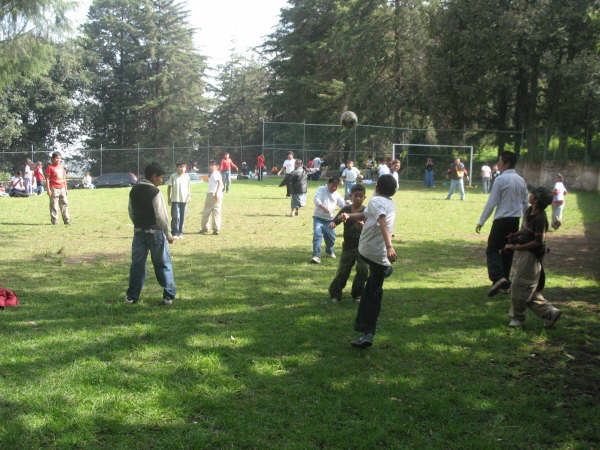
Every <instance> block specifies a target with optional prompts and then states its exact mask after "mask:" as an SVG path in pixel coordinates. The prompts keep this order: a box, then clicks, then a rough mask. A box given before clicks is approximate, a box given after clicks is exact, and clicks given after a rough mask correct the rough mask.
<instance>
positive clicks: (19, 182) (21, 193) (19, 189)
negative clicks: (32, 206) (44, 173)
mask: <svg viewBox="0 0 600 450" xmlns="http://www.w3.org/2000/svg"><path fill="white" fill-rule="evenodd" d="M9 195H10V196H11V197H29V196H28V195H27V192H26V191H25V184H24V181H23V177H22V176H21V171H20V170H18V171H17V172H16V173H15V175H14V176H13V177H11V178H10V191H9Z"/></svg>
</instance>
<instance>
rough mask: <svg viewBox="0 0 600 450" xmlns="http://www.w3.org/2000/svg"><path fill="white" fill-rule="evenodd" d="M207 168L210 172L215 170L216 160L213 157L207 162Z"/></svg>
mask: <svg viewBox="0 0 600 450" xmlns="http://www.w3.org/2000/svg"><path fill="white" fill-rule="evenodd" d="M208 170H210V171H211V172H214V171H215V170H217V162H216V161H215V160H214V159H213V160H211V161H210V162H209V163H208Z"/></svg>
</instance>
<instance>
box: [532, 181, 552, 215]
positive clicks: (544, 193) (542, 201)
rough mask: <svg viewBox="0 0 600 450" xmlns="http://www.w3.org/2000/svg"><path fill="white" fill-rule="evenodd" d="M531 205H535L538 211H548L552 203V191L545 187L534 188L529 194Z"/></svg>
mask: <svg viewBox="0 0 600 450" xmlns="http://www.w3.org/2000/svg"><path fill="white" fill-rule="evenodd" d="M529 203H531V204H532V205H535V206H536V207H537V209H538V210H544V209H546V207H547V206H548V205H550V204H551V203H552V191H551V190H550V189H548V188H547V187H545V186H540V187H533V186H532V187H531V188H530V192H529Z"/></svg>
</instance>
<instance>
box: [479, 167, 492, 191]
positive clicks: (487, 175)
mask: <svg viewBox="0 0 600 450" xmlns="http://www.w3.org/2000/svg"><path fill="white" fill-rule="evenodd" d="M491 180H492V169H491V168H490V166H489V164H488V163H483V166H481V188H482V189H483V193H484V194H489V192H490V185H491Z"/></svg>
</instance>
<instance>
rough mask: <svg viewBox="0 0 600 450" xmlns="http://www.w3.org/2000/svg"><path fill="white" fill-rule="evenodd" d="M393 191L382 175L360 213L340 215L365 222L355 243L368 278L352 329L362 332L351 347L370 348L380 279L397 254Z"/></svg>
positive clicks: (390, 181) (392, 184)
mask: <svg viewBox="0 0 600 450" xmlns="http://www.w3.org/2000/svg"><path fill="white" fill-rule="evenodd" d="M395 192H396V180H394V177H392V176H391V175H383V176H381V177H379V179H378V180H377V185H376V187H375V197H373V198H372V199H371V201H370V202H369V205H368V206H367V209H366V210H365V211H364V212H363V213H352V214H342V220H343V221H346V220H348V219H355V220H364V221H365V224H364V226H363V229H362V232H361V234H360V240H359V242H358V254H359V258H362V259H363V260H364V261H365V262H366V263H367V264H368V265H369V278H368V279H367V284H366V286H365V288H364V290H363V293H362V296H361V298H360V304H359V306H358V314H357V316H356V321H355V323H354V329H355V330H356V331H360V332H362V333H363V335H362V336H360V337H359V338H358V339H356V340H354V341H352V342H351V343H350V344H351V345H352V346H354V347H359V348H366V347H370V346H371V345H373V335H374V334H375V328H376V325H377V318H378V317H379V311H380V309H381V298H382V295H383V280H384V278H386V277H388V276H389V275H390V274H391V272H392V263H393V262H394V261H395V260H396V251H395V250H394V247H392V233H393V231H394V221H395V219H396V205H395V204H394V201H393V200H392V196H393V195H394V193H395Z"/></svg>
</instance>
